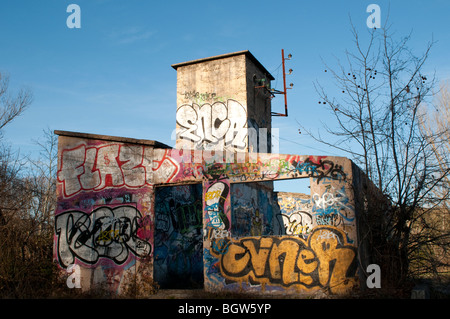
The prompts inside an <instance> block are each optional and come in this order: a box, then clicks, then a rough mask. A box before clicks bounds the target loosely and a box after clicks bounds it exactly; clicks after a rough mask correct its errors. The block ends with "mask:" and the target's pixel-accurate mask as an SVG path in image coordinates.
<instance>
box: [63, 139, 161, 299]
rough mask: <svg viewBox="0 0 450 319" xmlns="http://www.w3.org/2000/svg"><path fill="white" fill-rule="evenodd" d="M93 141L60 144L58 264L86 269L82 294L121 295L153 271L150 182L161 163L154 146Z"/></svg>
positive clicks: (82, 274) (100, 140)
mask: <svg viewBox="0 0 450 319" xmlns="http://www.w3.org/2000/svg"><path fill="white" fill-rule="evenodd" d="M60 133H61V132H60ZM92 137H93V136H91V138H85V137H81V138H78V137H69V136H60V138H59V145H58V172H57V207H56V211H55V239H54V258H55V260H56V262H57V263H58V265H59V266H60V267H61V268H62V269H67V268H68V267H70V266H71V265H74V264H77V265H79V266H80V268H81V286H82V288H84V289H90V288H93V287H95V286H96V285H97V284H99V285H104V284H105V283H106V285H107V289H109V290H111V291H113V292H120V291H121V289H122V288H123V286H124V284H125V283H126V280H125V278H126V277H127V274H131V273H133V272H134V271H135V269H136V267H137V266H138V265H140V264H141V263H144V262H145V263H146V264H147V268H148V270H149V271H153V270H152V263H151V258H152V254H153V251H154V241H153V228H154V227H153V221H154V216H153V214H152V212H153V210H154V209H153V205H154V203H153V200H152V199H153V198H152V196H151V194H152V193H153V186H152V184H151V183H150V177H151V174H152V172H153V170H154V169H157V168H158V164H159V162H158V161H156V162H155V161H153V158H152V156H151V155H150V154H151V152H152V149H153V146H151V145H140V144H131V143H123V142H116V141H105V140H102V139H95V138H92ZM99 137H101V136H99Z"/></svg>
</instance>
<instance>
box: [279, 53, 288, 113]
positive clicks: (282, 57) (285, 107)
mask: <svg viewBox="0 0 450 319" xmlns="http://www.w3.org/2000/svg"><path fill="white" fill-rule="evenodd" d="M281 59H282V63H283V85H284V116H288V110H287V94H286V93H287V89H286V70H285V68H284V49H281Z"/></svg>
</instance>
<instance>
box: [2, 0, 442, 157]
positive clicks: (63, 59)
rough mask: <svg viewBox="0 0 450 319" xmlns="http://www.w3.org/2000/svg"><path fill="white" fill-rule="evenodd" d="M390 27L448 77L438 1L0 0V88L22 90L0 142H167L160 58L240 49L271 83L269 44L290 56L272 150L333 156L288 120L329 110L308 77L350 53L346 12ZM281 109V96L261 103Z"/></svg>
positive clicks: (169, 81)
mask: <svg viewBox="0 0 450 319" xmlns="http://www.w3.org/2000/svg"><path fill="white" fill-rule="evenodd" d="M71 3H75V4H78V5H79V6H80V8H81V28H80V29H70V28H68V27H67V25H66V19H67V17H68V16H69V15H70V13H67V12H66V9H67V6H68V5H69V4H71ZM371 3H375V4H378V5H379V6H380V9H381V20H382V23H383V22H384V21H385V19H386V16H387V14H388V12H389V20H390V22H391V24H392V29H393V30H395V32H396V34H397V35H399V36H403V35H406V34H408V33H409V32H411V31H412V32H413V33H412V40H411V42H410V47H411V48H412V49H413V50H414V52H417V53H418V54H420V53H421V52H422V51H423V50H424V48H425V46H426V43H427V42H428V41H430V40H431V39H432V37H433V39H434V40H436V41H437V43H436V45H435V46H434V48H433V50H432V52H431V56H430V58H429V60H428V64H427V65H426V67H425V71H427V72H430V73H432V72H436V76H437V79H438V81H444V80H449V79H450V62H449V58H448V57H449V52H450V32H449V30H450V28H449V27H448V14H449V12H450V2H449V1H444V0H440V1H439V0H432V1H414V0H413V1H375V0H371V1H329V0H323V1H289V0H285V1H282V2H279V1H265V0H257V1H253V0H251V1H244V0H240V1H234V0H229V1H213V0H209V1H143V0H128V1H117V0H89V1H87V0H71V1H63V0H43V1H25V0H15V1H13V0H2V1H1V2H0V39H1V42H0V71H2V72H7V73H8V74H9V75H10V81H11V89H12V90H17V89H18V88H20V87H22V86H26V87H29V88H30V89H31V90H32V91H33V93H34V102H33V104H32V105H31V107H30V108H29V109H28V110H27V111H26V112H25V113H24V114H23V115H22V116H21V117H19V118H17V119H16V120H15V121H14V122H13V123H12V124H10V125H9V126H8V127H6V128H5V129H4V131H3V134H4V137H3V141H4V142H7V143H10V144H11V145H12V146H13V148H15V149H20V151H21V153H22V154H33V153H35V152H36V150H37V148H36V146H35V145H33V141H32V140H33V139H37V138H39V137H40V136H42V131H43V129H46V128H50V129H51V130H67V131H78V132H85V133H96V134H105V135H116V136H125V137H133V138H142V139H150V140H157V141H160V142H163V143H166V144H169V145H171V146H174V141H172V140H171V133H172V131H173V129H174V128H175V111H176V71H175V70H174V69H172V67H171V64H174V63H179V62H184V61H189V60H193V59H198V58H203V57H209V56H213V55H218V54H223V53H229V52H234V51H241V50H250V52H252V54H253V55H254V56H255V57H256V58H257V59H258V60H259V61H260V62H261V63H262V64H263V65H264V66H265V67H266V68H267V69H268V70H269V71H270V72H271V73H272V75H274V76H275V77H276V78H277V80H278V81H277V80H275V81H273V83H272V85H273V86H276V87H277V88H279V89H281V86H280V85H281V84H282V80H281V73H279V71H280V68H279V66H280V63H281V49H284V50H285V53H286V54H287V53H291V54H292V55H293V59H292V60H290V61H288V63H287V68H292V69H294V73H293V74H292V75H290V76H289V77H288V83H289V82H293V83H294V89H293V90H290V91H289V95H288V106H289V117H288V118H274V121H273V124H272V126H273V127H278V128H280V137H281V140H280V153H289V154H305V155H322V154H328V155H343V154H340V153H338V152H337V151H335V150H331V149H329V148H327V147H326V146H324V145H318V144H316V143H314V142H312V141H311V139H308V138H307V137H306V135H304V134H298V128H299V127H298V123H302V124H303V125H306V126H308V127H310V128H311V129H319V128H320V127H321V124H320V121H327V120H329V119H330V117H329V116H328V115H327V113H326V112H325V111H324V109H323V108H321V105H319V104H318V95H317V93H316V91H315V90H314V86H313V82H314V81H316V80H319V81H321V83H324V85H325V86H327V85H332V84H331V83H330V82H329V78H327V74H326V73H324V65H323V61H326V62H327V63H330V64H331V65H333V62H334V61H335V60H334V57H333V56H337V57H343V53H344V51H345V49H352V48H353V47H352V44H353V39H352V36H351V33H350V24H349V21H350V17H351V19H352V22H353V24H354V25H355V27H356V28H357V29H358V31H360V32H361V35H362V36H363V37H364V36H367V34H368V30H369V29H368V27H367V25H366V19H367V17H368V16H369V14H370V13H367V12H366V8H367V6H368V5H369V4H371ZM272 108H273V110H274V111H282V108H283V101H282V98H281V97H277V98H275V99H274V100H273V102H272Z"/></svg>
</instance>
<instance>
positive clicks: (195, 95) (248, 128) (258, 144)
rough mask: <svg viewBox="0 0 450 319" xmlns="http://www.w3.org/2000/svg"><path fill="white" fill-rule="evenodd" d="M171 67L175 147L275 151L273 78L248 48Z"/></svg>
mask: <svg viewBox="0 0 450 319" xmlns="http://www.w3.org/2000/svg"><path fill="white" fill-rule="evenodd" d="M172 67H173V68H174V69H175V70H176V71H177V113H176V148H177V149H196V150H214V151H227V152H233V153H234V152H263V153H270V152H271V138H270V136H271V97H272V94H271V92H270V81H272V80H274V78H273V76H272V75H271V74H270V73H269V72H268V71H267V70H266V68H265V67H264V66H263V65H262V64H261V63H260V62H259V61H258V60H257V59H256V58H255V57H254V56H253V55H252V54H251V53H250V52H249V51H248V50H246V51H239V52H234V53H228V54H223V55H218V56H213V57H209V58H204V59H198V60H193V61H188V62H183V63H178V64H174V65H172Z"/></svg>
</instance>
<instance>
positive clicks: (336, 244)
mask: <svg viewBox="0 0 450 319" xmlns="http://www.w3.org/2000/svg"><path fill="white" fill-rule="evenodd" d="M215 256H216V257H218V258H219V260H220V270H221V274H222V276H224V277H225V278H227V279H228V280H231V281H237V282H242V281H251V282H252V283H259V284H272V285H278V286H282V287H286V288H288V287H292V286H295V287H297V288H299V289H306V290H309V289H321V288H329V289H330V291H331V292H333V293H335V292H339V293H340V292H345V291H348V290H349V289H351V288H352V287H353V286H354V285H356V284H357V282H358V281H357V276H356V267H355V260H356V248H355V247H354V246H353V245H350V244H349V243H348V242H347V240H346V236H345V234H344V233H343V232H342V231H341V230H339V229H337V228H334V227H330V226H326V227H319V228H316V229H314V230H313V231H312V233H311V235H310V236H309V237H308V239H307V240H304V239H302V238H299V237H291V236H282V237H279V236H271V237H246V238H241V239H239V240H236V241H230V242H229V243H228V246H227V247H226V249H224V250H223V253H222V254H216V255H215Z"/></svg>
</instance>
